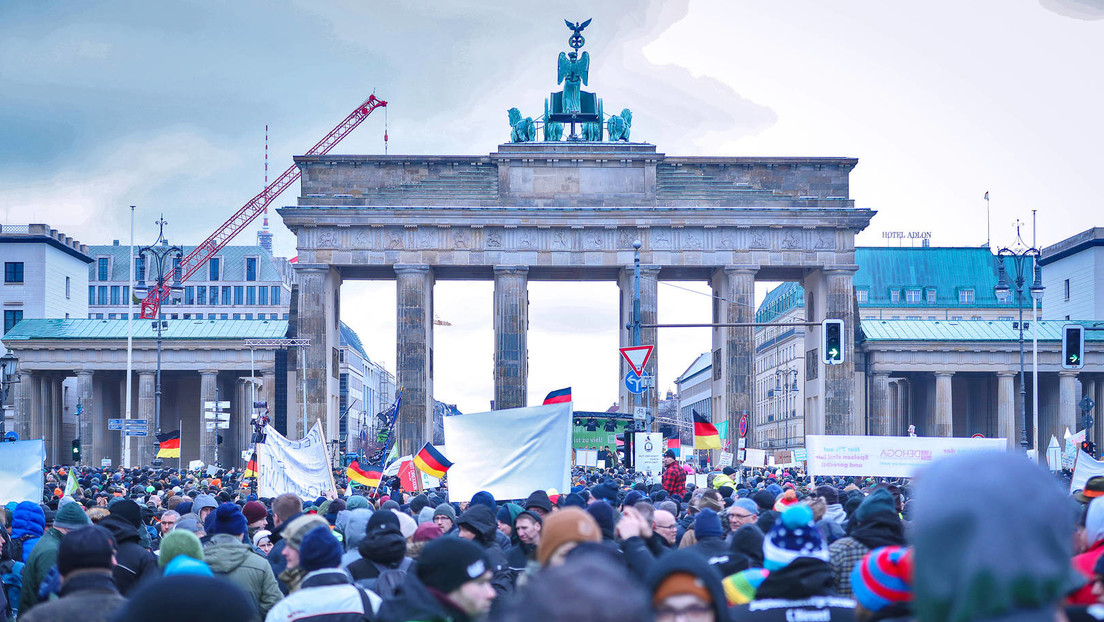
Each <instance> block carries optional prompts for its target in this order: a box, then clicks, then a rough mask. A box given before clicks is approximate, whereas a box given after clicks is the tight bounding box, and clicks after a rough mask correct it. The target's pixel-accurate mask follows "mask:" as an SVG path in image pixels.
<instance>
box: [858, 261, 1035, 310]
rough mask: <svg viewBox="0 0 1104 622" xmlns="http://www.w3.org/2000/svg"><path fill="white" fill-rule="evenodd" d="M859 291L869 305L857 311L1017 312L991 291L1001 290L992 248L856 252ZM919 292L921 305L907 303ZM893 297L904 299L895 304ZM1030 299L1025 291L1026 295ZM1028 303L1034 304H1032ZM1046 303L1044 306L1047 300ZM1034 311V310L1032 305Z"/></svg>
mask: <svg viewBox="0 0 1104 622" xmlns="http://www.w3.org/2000/svg"><path fill="white" fill-rule="evenodd" d="M855 263H856V264H858V266H859V271H858V272H856V273H855V277H854V279H853V280H854V284H855V289H856V290H865V291H866V292H867V294H866V295H867V300H866V301H862V300H861V299H860V301H859V306H864V307H865V306H869V307H887V306H893V307H901V308H918V309H922V308H925V307H939V308H954V307H963V308H977V307H1006V308H1015V304H1013V302H1012V300H1011V299H1010V300H1009V302H1005V303H999V302H997V296H996V293H994V291H993V288H994V287H996V285H997V258H996V256H995V255H993V252H992V251H990V250H989V249H988V248H962V247H937V246H932V247H892V246H886V247H862V248H856V249H855ZM1006 269H1007V270H1008V272H1009V274H1008V276H1009V278H1010V279H1014V278H1015V277H1016V271H1015V266H1014V264H1013V263H1012V261H1011V260H1009V261H1007V263H1006ZM1031 269H1032V268H1031V263H1030V261H1029V262H1027V263H1026V265H1025V266H1024V271H1025V273H1026V274H1025V279H1026V282H1025V284H1024V287H1025V288H1026V287H1027V286H1029V285H1031V279H1032V273H1031ZM910 289H918V290H920V302H919V303H911V304H910V303H907V302H906V300H907V296H906V291H907V290H910ZM929 289H934V290H935V296H936V298H935V302H934V303H929V302H928V298H927V295H928V294H927V292H928V290H929ZM961 290H973V302H966V303H961V302H959V291H961ZM893 291H896V292H898V295H899V296H900V298H899V299H898V301H897V302H894V301H893V298H892V293H891V292H893ZM1025 296H1026V291H1025ZM1028 302H1029V303H1030V300H1028ZM1043 303H1044V304H1046V299H1045V298H1044V300H1043ZM1028 306H1030V305H1028Z"/></svg>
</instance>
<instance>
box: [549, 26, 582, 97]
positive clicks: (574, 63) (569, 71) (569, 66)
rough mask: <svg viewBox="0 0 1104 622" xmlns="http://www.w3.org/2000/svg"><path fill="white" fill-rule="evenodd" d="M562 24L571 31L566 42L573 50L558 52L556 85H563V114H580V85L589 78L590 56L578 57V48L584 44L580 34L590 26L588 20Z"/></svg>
mask: <svg viewBox="0 0 1104 622" xmlns="http://www.w3.org/2000/svg"><path fill="white" fill-rule="evenodd" d="M564 23H566V24H567V27H568V28H570V29H571V31H572V35H571V39H569V40H568V43H569V44H570V45H571V47H572V48H574V49H573V50H572V52H571V53H570V54H568V53H565V52H560V59H559V64H558V69H559V71H558V73H557V76H556V84H560V83H562V84H563V85H564V90H563V107H564V112H580V111H581V106H580V103H579V90H580V89H581V88H582V85H584V84H586V83H587V80H588V78H589V74H590V54H588V53H587V52H583V54H582V56H580V55H579V48H581V47H583V43H584V42H585V40H584V39H583V35H582V32H583V29H584V28H586V27H587V26H589V25H590V20H589V19H588V20H587V21H585V22H583V23H581V24H579V23H575V24H572V23H571V22H570V21H568V20H566V19H565V20H564Z"/></svg>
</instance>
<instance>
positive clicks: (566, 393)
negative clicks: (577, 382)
mask: <svg viewBox="0 0 1104 622" xmlns="http://www.w3.org/2000/svg"><path fill="white" fill-rule="evenodd" d="M570 401H571V387H567V388H566V389H559V390H557V391H553V392H551V393H549V394H548V395H547V396H545V398H544V404H543V405H544V406H547V405H549V404H563V403H565V402H570Z"/></svg>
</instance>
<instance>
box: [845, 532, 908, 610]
mask: <svg viewBox="0 0 1104 622" xmlns="http://www.w3.org/2000/svg"><path fill="white" fill-rule="evenodd" d="M851 591H852V592H853V593H854V595H855V600H857V601H858V602H859V604H860V605H862V606H863V607H865V608H866V609H868V610H869V611H881V610H882V609H884V608H886V607H888V606H890V605H892V604H894V603H900V602H909V601H911V600H912V552H911V550H910V549H908V548H906V547H903V546H884V547H882V548H878V549H874V550H873V551H870V552H869V553H867V554H866V555H865V556H863V558H862V561H860V562H859V563H857V564H855V567H854V568H853V569H852V570H851Z"/></svg>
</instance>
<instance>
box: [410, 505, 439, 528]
mask: <svg viewBox="0 0 1104 622" xmlns="http://www.w3.org/2000/svg"><path fill="white" fill-rule="evenodd" d="M435 507H436V506H433V505H427V506H425V507H423V508H422V509H421V510H419V511H418V515H417V516H415V517H414V520H415V521H417V523H418V526H421V525H422V523H432V522H433V510H434V508H435ZM438 529H440V527H438Z"/></svg>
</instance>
